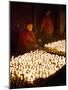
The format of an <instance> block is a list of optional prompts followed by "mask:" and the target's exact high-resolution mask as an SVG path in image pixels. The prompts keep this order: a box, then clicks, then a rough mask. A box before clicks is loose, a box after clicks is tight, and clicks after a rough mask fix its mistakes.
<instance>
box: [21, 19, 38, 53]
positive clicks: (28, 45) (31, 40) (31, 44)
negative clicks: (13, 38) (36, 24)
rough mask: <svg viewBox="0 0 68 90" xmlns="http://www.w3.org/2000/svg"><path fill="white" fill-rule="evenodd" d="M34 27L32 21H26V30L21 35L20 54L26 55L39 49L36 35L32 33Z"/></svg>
mask: <svg viewBox="0 0 68 90" xmlns="http://www.w3.org/2000/svg"><path fill="white" fill-rule="evenodd" d="M32 29H33V25H32V22H31V20H28V21H26V23H25V29H24V30H22V31H21V32H20V35H19V52H20V53H25V52H29V51H31V50H35V49H37V48H38V47H39V45H38V43H37V39H36V36H35V33H34V32H33V31H32Z"/></svg>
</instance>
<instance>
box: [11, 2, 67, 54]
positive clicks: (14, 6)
mask: <svg viewBox="0 0 68 90" xmlns="http://www.w3.org/2000/svg"><path fill="white" fill-rule="evenodd" d="M48 11H50V12H51V14H50V17H51V19H52V22H53V26H54V33H53V34H54V37H53V38H55V39H56V40H57V39H65V36H66V35H65V33H66V5H57V4H41V3H27V2H10V52H11V55H14V53H15V51H16V49H17V47H18V40H19V39H18V38H19V32H20V31H21V30H22V29H23V28H24V20H25V19H26V18H31V19H32V21H33V30H34V31H35V33H36V35H37V38H41V34H40V26H41V21H42V18H43V17H44V15H45V14H46V13H47V12H48ZM62 14H63V15H64V17H63V20H64V21H63V20H61V17H62ZM61 21H62V23H61ZM63 23H64V24H63ZM62 28H64V31H63V35H62V34H61V32H60V31H62Z"/></svg>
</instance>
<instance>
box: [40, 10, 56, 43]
mask: <svg viewBox="0 0 68 90" xmlns="http://www.w3.org/2000/svg"><path fill="white" fill-rule="evenodd" d="M50 14H51V12H50V11H48V12H47V13H46V15H45V16H44V17H43V19H42V22H41V34H42V39H43V42H44V43H47V42H50V41H51V40H52V39H53V32H54V26H53V21H52V19H51V17H50Z"/></svg>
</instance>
